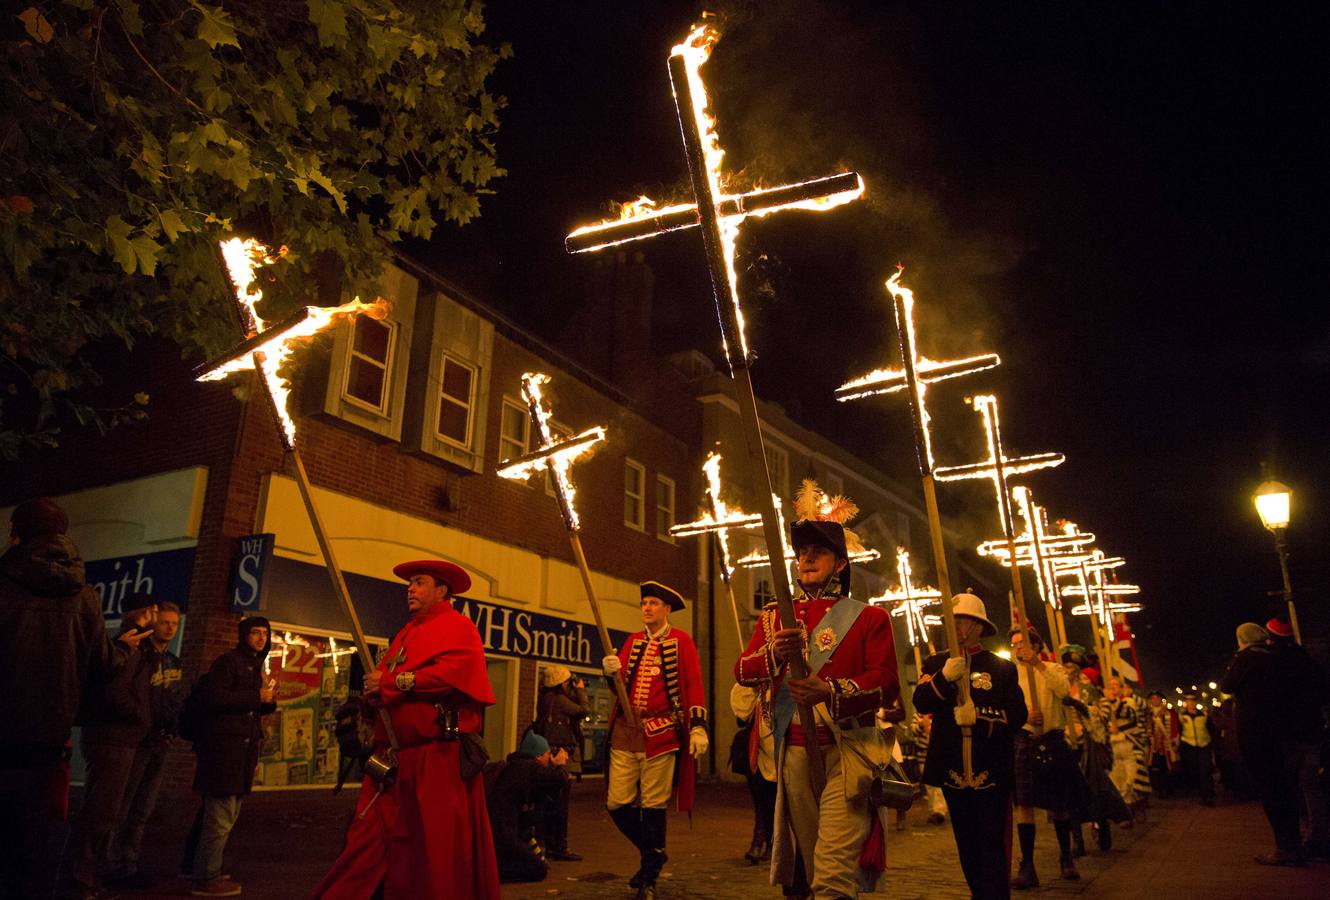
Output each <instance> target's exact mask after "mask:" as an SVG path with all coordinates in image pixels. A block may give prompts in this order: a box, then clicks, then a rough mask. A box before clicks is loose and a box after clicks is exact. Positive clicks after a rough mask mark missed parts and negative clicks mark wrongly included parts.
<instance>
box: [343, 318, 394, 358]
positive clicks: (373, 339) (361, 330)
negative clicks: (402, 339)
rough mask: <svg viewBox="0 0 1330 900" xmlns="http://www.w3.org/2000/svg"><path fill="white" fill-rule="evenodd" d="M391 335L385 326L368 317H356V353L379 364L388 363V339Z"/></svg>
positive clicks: (354, 345) (390, 330) (390, 331)
mask: <svg viewBox="0 0 1330 900" xmlns="http://www.w3.org/2000/svg"><path fill="white" fill-rule="evenodd" d="M391 334H392V329H390V328H389V327H388V326H387V325H386V324H384V323H383V322H380V321H379V320H377V319H371V318H370V317H369V316H357V317H356V331H355V343H354V344H353V345H352V346H353V347H354V348H355V351H356V352H357V353H363V354H364V355H365V356H368V357H369V358H370V359H373V360H377V361H378V362H380V363H387V362H388V337H389V336H390V335H391Z"/></svg>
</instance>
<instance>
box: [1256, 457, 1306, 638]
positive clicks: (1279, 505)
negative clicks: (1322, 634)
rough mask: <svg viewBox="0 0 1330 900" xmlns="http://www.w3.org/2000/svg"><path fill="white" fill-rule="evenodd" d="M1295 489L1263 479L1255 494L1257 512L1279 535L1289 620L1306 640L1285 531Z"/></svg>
mask: <svg viewBox="0 0 1330 900" xmlns="http://www.w3.org/2000/svg"><path fill="white" fill-rule="evenodd" d="M1292 499H1293V492H1292V491H1291V490H1289V488H1288V485H1286V484H1282V483H1280V482H1278V481H1274V480H1267V481H1263V482H1261V486H1260V487H1258V488H1257V489H1256V494H1255V495H1254V496H1253V497H1252V502H1254V503H1255V504H1256V514H1257V515H1259V516H1260V517H1261V524H1262V525H1264V526H1265V527H1266V528H1267V529H1269V531H1270V532H1271V533H1272V534H1273V535H1274V536H1275V552H1276V553H1278V554H1279V571H1280V573H1281V574H1282V575H1283V576H1284V602H1285V603H1287V604H1288V622H1289V624H1290V625H1292V626H1293V639H1294V640H1295V641H1297V642H1298V643H1299V644H1301V643H1302V632H1301V631H1300V630H1299V628H1298V613H1297V610H1296V609H1294V607H1293V585H1292V583H1291V582H1290V581H1289V580H1288V541H1287V540H1286V539H1285V531H1286V530H1287V528H1288V520H1289V509H1290V507H1291V505H1292V503H1291V501H1292Z"/></svg>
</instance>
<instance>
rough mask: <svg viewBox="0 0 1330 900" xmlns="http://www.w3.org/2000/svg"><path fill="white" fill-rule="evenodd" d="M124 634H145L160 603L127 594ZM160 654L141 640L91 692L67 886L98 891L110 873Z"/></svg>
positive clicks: (147, 722) (70, 889)
mask: <svg viewBox="0 0 1330 900" xmlns="http://www.w3.org/2000/svg"><path fill="white" fill-rule="evenodd" d="M121 610H122V611H121V626H120V634H133V635H147V634H150V633H152V631H153V626H154V625H155V624H156V621H157V601H156V600H155V599H154V598H153V597H152V596H151V595H149V594H144V593H137V594H133V595H131V596H129V597H126V598H125V600H124V602H123V603H122V606H121ZM157 659H158V654H157V653H156V652H155V651H154V650H153V648H152V644H151V642H146V643H145V642H142V641H140V643H139V644H138V645H137V646H136V647H135V648H134V649H133V650H131V651H130V652H129V658H128V659H127V660H126V662H125V666H124V668H122V669H121V670H120V671H119V672H118V673H116V676H115V677H114V678H112V679H111V680H110V681H109V682H107V683H106V684H105V685H103V686H101V687H100V688H99V689H97V690H95V691H93V692H91V694H90V695H89V697H88V701H87V702H86V703H85V704H84V712H83V713H82V715H81V724H82V725H83V733H82V742H81V748H82V750H83V755H84V758H85V759H86V760H87V763H88V771H87V777H86V779H85V783H84V793H83V805H82V806H81V807H80V808H79V811H78V815H77V816H75V818H74V821H73V822H72V823H71V825H70V830H69V842H68V843H67V844H66V845H65V869H64V873H63V875H62V876H61V881H62V882H63V883H64V887H63V890H65V891H66V892H69V893H73V894H75V895H80V894H95V893H96V892H97V891H98V890H101V889H102V887H103V879H104V878H105V877H106V876H107V875H108V874H110V850H111V837H112V835H113V833H114V830H115V822H116V815H117V813H118V812H119V810H120V801H121V798H123V797H124V795H125V787H126V785H128V784H129V780H130V775H131V771H132V769H133V767H134V756H135V753H136V752H137V750H138V746H139V744H140V743H141V742H142V741H143V739H144V738H145V737H147V736H148V729H149V728H150V727H151V725H152V710H151V707H150V705H149V693H150V691H151V689H152V673H153V671H154V670H155V669H156V668H157Z"/></svg>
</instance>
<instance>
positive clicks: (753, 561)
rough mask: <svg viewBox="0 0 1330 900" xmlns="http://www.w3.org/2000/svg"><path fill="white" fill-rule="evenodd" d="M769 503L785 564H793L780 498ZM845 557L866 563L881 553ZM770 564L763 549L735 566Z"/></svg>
mask: <svg viewBox="0 0 1330 900" xmlns="http://www.w3.org/2000/svg"><path fill="white" fill-rule="evenodd" d="M822 496H823V499H824V500H825V499H826V495H825V494H823V495H822ZM771 503H772V505H774V506H775V507H776V516H777V518H778V519H779V521H780V536H781V545H782V548H783V549H784V551H785V552H784V557H785V561H786V563H793V562H794V561H795V560H797V559H798V558H799V557H798V556H796V555H795V552H794V547H793V546H791V545H790V539H789V530H788V529H787V528H786V527H785V510H784V507H783V505H782V504H781V501H780V498H779V497H777V496H776V495H775V494H772V495H771ZM847 556H849V558H850V562H852V563H866V562H872V561H873V560H875V559H881V558H882V554H881V553H879V552H877V551H876V550H869V549H862V550H850V551H849V552H848V553H847ZM770 564H771V555H770V554H769V553H768V552H767V550H766V549H765V548H764V549H762V550H754V551H753V552H752V553H749V554H748V555H747V556H744V557H742V558H740V559H739V561H738V563H737V565H738V566H739V567H740V568H743V569H758V568H761V567H762V566H766V565H770Z"/></svg>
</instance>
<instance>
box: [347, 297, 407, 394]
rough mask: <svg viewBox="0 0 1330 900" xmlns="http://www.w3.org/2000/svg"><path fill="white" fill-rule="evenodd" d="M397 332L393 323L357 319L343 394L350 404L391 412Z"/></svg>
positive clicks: (363, 318)
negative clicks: (389, 394) (391, 387)
mask: <svg viewBox="0 0 1330 900" xmlns="http://www.w3.org/2000/svg"><path fill="white" fill-rule="evenodd" d="M395 330H396V325H395V324H394V323H392V322H389V321H380V320H378V319H374V318H371V317H369V316H356V319H355V324H354V326H353V328H352V332H351V341H350V347H349V349H350V358H349V359H348V360H347V366H346V385H345V387H344V388H343V390H342V395H343V396H344V397H345V398H346V399H347V400H350V401H352V402H353V403H357V404H360V405H362V406H367V407H369V408H370V409H372V410H374V411H375V412H381V413H382V412H387V409H388V385H389V384H390V383H391V382H392V377H391V373H392V363H393V344H394V341H393V338H394V337H395V334H394V332H395Z"/></svg>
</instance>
